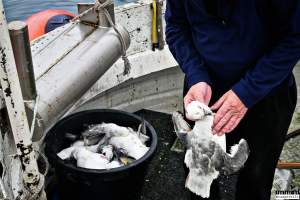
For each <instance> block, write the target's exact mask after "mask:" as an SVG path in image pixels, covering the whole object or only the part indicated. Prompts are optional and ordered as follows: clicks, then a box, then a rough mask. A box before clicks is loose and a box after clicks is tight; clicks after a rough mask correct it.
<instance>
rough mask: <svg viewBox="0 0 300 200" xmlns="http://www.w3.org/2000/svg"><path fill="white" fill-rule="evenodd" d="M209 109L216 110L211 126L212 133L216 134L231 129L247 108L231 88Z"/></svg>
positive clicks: (221, 133) (227, 131)
mask: <svg viewBox="0 0 300 200" xmlns="http://www.w3.org/2000/svg"><path fill="white" fill-rule="evenodd" d="M211 109H212V110H218V111H217V113H216V115H215V118H214V122H213V127H212V128H213V133H214V134H218V135H223V134H224V133H229V132H231V131H233V130H234V129H235V127H236V126H237V125H238V124H239V122H240V121H241V120H242V119H243V117H244V116H245V114H246V112H247V110H248V108H247V107H246V106H245V105H244V104H243V102H242V101H241V100H240V98H239V97H238V96H237V95H236V94H235V93H234V92H233V91H232V90H229V91H228V92H226V93H225V94H224V95H223V96H222V97H221V98H220V99H219V100H218V101H217V102H216V103H215V104H214V105H213V106H212V107H211Z"/></svg>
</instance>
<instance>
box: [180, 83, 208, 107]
mask: <svg viewBox="0 0 300 200" xmlns="http://www.w3.org/2000/svg"><path fill="white" fill-rule="evenodd" d="M211 94H212V92H211V88H210V86H209V85H208V84H207V83H205V82H199V83H197V84H195V85H193V86H192V87H191V88H190V90H189V91H188V93H187V94H186V95H185V97H184V99H183V101H184V107H185V108H186V107H187V105H188V104H189V103H191V102H192V101H199V102H201V103H204V104H205V105H208V103H209V101H210V98H211Z"/></svg>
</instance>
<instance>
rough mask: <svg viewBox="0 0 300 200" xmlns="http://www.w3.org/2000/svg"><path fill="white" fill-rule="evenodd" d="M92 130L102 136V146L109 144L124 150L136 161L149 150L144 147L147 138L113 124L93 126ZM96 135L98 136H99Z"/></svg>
mask: <svg viewBox="0 0 300 200" xmlns="http://www.w3.org/2000/svg"><path fill="white" fill-rule="evenodd" d="M92 129H93V131H94V132H97V133H102V134H104V136H102V140H103V141H104V144H111V145H112V146H114V148H117V149H124V150H125V151H126V152H127V153H128V155H129V156H130V157H133V158H134V159H136V160H137V159H139V158H141V157H142V156H143V155H145V153H146V152H147V151H148V150H149V147H147V146H146V145H145V142H146V141H147V140H148V139H149V137H148V136H146V135H145V134H143V133H141V132H139V133H138V132H136V131H134V130H133V129H131V128H128V127H123V126H119V125H117V124H113V123H101V124H98V125H94V126H93V127H92ZM97 133H95V135H96V134H97ZM97 135H98V136H99V135H100V134H97ZM85 143H86V142H85Z"/></svg>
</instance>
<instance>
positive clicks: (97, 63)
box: [35, 26, 130, 128]
mask: <svg viewBox="0 0 300 200" xmlns="http://www.w3.org/2000/svg"><path fill="white" fill-rule="evenodd" d="M118 30H119V31H120V33H121V35H122V37H123V38H124V40H125V48H126V49H127V48H128V47H129V44H130V37H129V33H128V32H127V30H126V29H125V28H123V27H121V26H118ZM60 45H63V44H60ZM121 55H122V45H121V42H120V39H119V35H118V34H117V33H116V32H115V30H114V29H113V28H107V27H105V28H98V29H96V30H95V31H94V32H93V33H92V34H90V35H89V36H88V37H87V38H86V39H85V40H84V41H82V42H81V43H80V44H79V45H78V46H77V47H76V48H74V49H73V50H72V51H71V52H69V53H68V54H67V55H66V56H65V57H64V58H63V59H62V60H60V61H59V62H58V63H57V64H55V65H54V66H52V67H51V70H49V71H48V72H47V73H45V74H44V75H43V76H41V77H40V78H39V79H38V80H37V81H36V87H37V91H38V94H39V97H40V100H39V104H38V109H37V110H38V118H40V119H41V121H42V123H43V125H44V127H45V128H49V127H51V126H52V125H53V124H54V123H55V122H56V120H57V119H58V118H59V117H61V116H62V115H63V114H64V113H65V112H66V111H67V110H68V109H69V108H71V107H72V105H73V104H74V103H75V102H76V101H77V100H79V99H80V98H81V97H82V96H83V95H84V94H85V93H86V92H87V91H88V89H89V88H91V87H92V86H93V85H94V83H95V82H96V81H97V80H98V79H99V78H100V77H101V76H102V75H103V74H104V73H105V72H106V71H107V70H108V69H109V68H110V67H111V66H112V65H113V64H114V63H115V62H116V61H117V60H118V59H119V58H120V57H121ZM35 59H36V58H35Z"/></svg>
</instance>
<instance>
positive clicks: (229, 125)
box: [220, 115, 238, 133]
mask: <svg viewBox="0 0 300 200" xmlns="http://www.w3.org/2000/svg"><path fill="white" fill-rule="evenodd" d="M237 120H238V116H237V115H233V116H232V117H231V118H230V120H229V121H228V122H227V123H226V124H225V125H224V126H223V127H222V128H221V131H220V132H224V133H229V132H231V131H232V130H233V129H234V128H235V126H236V125H237Z"/></svg>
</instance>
